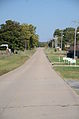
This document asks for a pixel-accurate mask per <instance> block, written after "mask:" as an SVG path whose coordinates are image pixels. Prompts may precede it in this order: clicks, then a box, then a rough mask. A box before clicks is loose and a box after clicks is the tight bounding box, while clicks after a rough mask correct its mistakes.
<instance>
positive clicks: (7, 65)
mask: <svg viewBox="0 0 79 119" xmlns="http://www.w3.org/2000/svg"><path fill="white" fill-rule="evenodd" d="M34 52H35V49H33V50H26V51H24V52H22V51H19V52H18V54H12V55H1V56H0V76H1V75H3V74H5V73H7V72H9V71H11V70H13V69H15V68H17V67H19V66H21V65H22V64H24V62H25V61H26V60H28V59H29V58H30V57H31V56H32V55H33V54H34Z"/></svg>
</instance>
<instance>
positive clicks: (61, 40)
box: [61, 30, 64, 51]
mask: <svg viewBox="0 0 79 119" xmlns="http://www.w3.org/2000/svg"><path fill="white" fill-rule="evenodd" d="M63 36H64V35H63V30H62V31H61V51H62V44H63V43H62V42H63Z"/></svg>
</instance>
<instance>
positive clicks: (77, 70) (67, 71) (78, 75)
mask: <svg viewBox="0 0 79 119" xmlns="http://www.w3.org/2000/svg"><path fill="white" fill-rule="evenodd" d="M45 53H46V55H47V57H48V59H49V60H50V62H51V63H52V64H53V68H54V69H55V70H56V71H57V72H58V73H59V74H60V75H61V76H62V77H63V78H66V79H79V67H75V65H74V64H73V65H74V66H73V67H71V66H64V65H68V64H67V63H64V62H63V57H65V56H66V52H65V51H62V52H60V51H57V52H55V51H54V49H52V48H47V49H45ZM59 57H60V61H59ZM60 65H62V66H60ZM77 65H79V59H77Z"/></svg>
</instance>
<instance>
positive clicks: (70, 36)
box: [53, 27, 79, 49]
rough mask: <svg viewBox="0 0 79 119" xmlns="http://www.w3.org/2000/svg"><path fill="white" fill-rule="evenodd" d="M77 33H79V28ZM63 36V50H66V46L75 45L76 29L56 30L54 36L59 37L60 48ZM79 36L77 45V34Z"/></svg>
mask: <svg viewBox="0 0 79 119" xmlns="http://www.w3.org/2000/svg"><path fill="white" fill-rule="evenodd" d="M77 32H79V27H77ZM61 35H63V39H62V43H63V49H64V48H65V45H68V44H69V45H73V44H74V39H75V28H72V27H68V28H66V29H63V30H61V29H56V30H55V32H54V34H53V36H54V37H55V36H57V37H58V46H60V44H61ZM76 36H77V40H76V41H77V43H79V34H76Z"/></svg>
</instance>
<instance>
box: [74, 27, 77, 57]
mask: <svg viewBox="0 0 79 119" xmlns="http://www.w3.org/2000/svg"><path fill="white" fill-rule="evenodd" d="M76 33H77V28H75V39H74V59H75V58H76Z"/></svg>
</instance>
